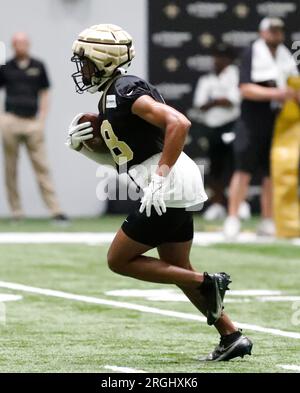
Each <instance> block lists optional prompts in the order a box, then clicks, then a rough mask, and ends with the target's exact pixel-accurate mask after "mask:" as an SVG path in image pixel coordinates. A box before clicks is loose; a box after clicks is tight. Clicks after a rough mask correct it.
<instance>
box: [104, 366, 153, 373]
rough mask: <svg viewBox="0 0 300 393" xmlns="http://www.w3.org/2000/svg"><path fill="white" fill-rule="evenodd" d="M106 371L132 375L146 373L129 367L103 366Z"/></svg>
mask: <svg viewBox="0 0 300 393" xmlns="http://www.w3.org/2000/svg"><path fill="white" fill-rule="evenodd" d="M103 368H105V369H106V370H112V371H116V372H120V373H129V374H130V373H134V374H146V371H143V370H136V369H134V368H130V367H118V366H108V365H107V366H104V367H103Z"/></svg>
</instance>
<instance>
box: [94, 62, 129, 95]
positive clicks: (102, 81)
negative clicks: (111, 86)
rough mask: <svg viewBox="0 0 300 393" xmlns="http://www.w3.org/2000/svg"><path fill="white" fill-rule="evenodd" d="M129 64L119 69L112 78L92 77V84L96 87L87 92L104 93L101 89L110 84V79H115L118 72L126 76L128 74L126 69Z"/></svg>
mask: <svg viewBox="0 0 300 393" xmlns="http://www.w3.org/2000/svg"><path fill="white" fill-rule="evenodd" d="M126 66H127V64H124V66H123V67H118V68H116V70H115V72H114V74H113V75H112V76H109V77H107V78H97V77H95V76H93V77H92V82H93V83H94V85H93V86H92V87H90V88H89V89H87V91H88V92H89V93H91V94H95V93H97V92H100V93H103V91H102V90H101V87H102V86H103V85H105V84H106V82H108V81H109V80H110V79H112V78H114V77H115V76H116V74H117V72H119V73H120V74H121V75H125V74H127V70H126V68H125V67H126Z"/></svg>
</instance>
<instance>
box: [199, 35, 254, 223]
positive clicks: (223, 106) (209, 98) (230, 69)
mask: <svg viewBox="0 0 300 393" xmlns="http://www.w3.org/2000/svg"><path fill="white" fill-rule="evenodd" d="M213 56H214V72H213V73H210V74H207V75H204V76H202V77H201V78H200V79H199V81H198V84H197V87H196V90H195V95H194V103H193V106H194V108H197V109H198V110H200V113H199V114H200V117H199V118H200V122H201V131H202V132H204V133H205V135H207V136H208V142H209V149H208V158H209V161H210V171H209V180H208V184H209V186H210V188H211V190H212V197H211V203H212V204H211V206H210V207H209V208H208V209H207V210H206V212H205V213H204V215H203V216H204V218H205V219H207V220H209V221H210V220H215V219H224V218H225V217H226V198H225V193H224V191H225V187H226V186H227V185H228V183H229V180H230V177H231V175H232V172H233V151H232V142H233V139H234V132H233V131H234V125H235V122H236V120H237V118H238V117H239V115H240V93H239V87H238V80H239V71H238V67H237V66H236V65H234V60H235V50H234V48H232V47H231V46H229V45H227V44H225V43H220V44H219V45H217V46H216V47H215V48H214V51H213ZM245 210H246V213H247V212H248V215H249V214H250V213H249V207H248V208H247V204H245V203H243V204H242V206H241V213H242V214H243V212H244V211H245ZM244 216H245V213H244ZM243 218H246V216H245V217H243Z"/></svg>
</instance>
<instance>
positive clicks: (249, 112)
mask: <svg viewBox="0 0 300 393" xmlns="http://www.w3.org/2000/svg"><path fill="white" fill-rule="evenodd" d="M259 34H260V37H259V38H258V39H257V40H256V41H255V42H254V43H252V44H251V46H250V47H249V48H247V49H246V50H245V52H244V54H243V56H242V59H241V66H240V91H241V95H242V98H243V99H242V106H241V118H240V120H239V121H238V124H237V128H236V139H235V141H234V154H235V164H236V167H235V173H234V174H233V177H232V179H231V184H230V189H229V209H228V210H229V211H228V217H227V218H226V220H225V223H224V228H223V231H224V235H225V237H226V238H228V239H235V238H236V236H237V235H238V233H239V231H240V227H241V225H240V220H239V218H238V208H239V205H240V203H241V201H242V200H244V198H245V197H246V195H247V192H248V186H249V182H250V180H251V177H252V175H253V174H254V173H259V174H260V176H261V178H262V193H261V215H262V220H261V223H260V225H259V227H258V231H257V233H258V234H259V235H263V236H273V235H274V234H275V227H274V224H273V219H272V216H273V212H272V184H271V179H270V151H271V144H272V137H273V130H274V126H275V121H276V116H277V113H278V110H279V108H280V106H281V105H282V103H283V102H284V101H286V100H288V99H293V98H295V99H296V98H297V97H296V93H295V91H294V90H292V89H290V88H288V87H287V79H288V77H289V76H292V75H297V74H298V69H297V65H296V62H295V59H294V58H293V56H292V54H291V52H290V51H289V50H288V48H287V47H286V46H285V45H284V44H283V42H284V40H285V34H284V22H283V21H282V20H281V19H278V18H264V19H263V20H262V21H261V23H260V25H259Z"/></svg>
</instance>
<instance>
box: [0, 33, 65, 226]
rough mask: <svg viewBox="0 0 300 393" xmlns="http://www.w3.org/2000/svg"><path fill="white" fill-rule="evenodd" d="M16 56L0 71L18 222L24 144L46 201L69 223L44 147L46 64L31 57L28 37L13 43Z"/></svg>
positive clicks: (1, 125)
mask: <svg viewBox="0 0 300 393" xmlns="http://www.w3.org/2000/svg"><path fill="white" fill-rule="evenodd" d="M12 46H13V49H14V53H15V56H14V58H13V59H11V60H10V61H8V62H7V63H6V65H4V66H2V67H0V88H4V89H5V90H6V99H5V113H4V114H1V115H0V129H1V131H2V142H3V151H4V160H5V178H6V188H7V196H8V202H9V205H10V208H11V211H12V216H13V218H14V219H15V220H18V219H20V218H22V217H23V211H22V207H21V202H20V196H19V192H18V186H17V165H18V156H19V148H20V144H21V143H24V144H25V146H26V149H27V152H28V154H29V157H30V160H31V162H32V166H33V169H34V171H35V174H36V177H37V181H38V184H39V188H40V190H41V194H42V197H43V199H44V201H45V203H46V205H47V207H48V209H49V210H50V212H51V214H52V217H53V219H54V220H55V221H57V222H64V221H67V217H66V216H65V215H64V214H63V213H62V211H61V209H60V207H59V204H58V201H57V198H56V195H55V191H54V187H53V184H52V181H51V179H50V175H49V170H48V165H47V162H46V152H45V146H44V132H43V129H44V126H45V121H46V117H47V113H48V101H49V87H50V83H49V80H48V76H47V73H46V70H45V66H44V65H43V63H42V62H40V61H38V60H36V59H34V58H32V57H31V56H30V53H29V48H30V42H29V38H28V36H27V35H26V33H16V34H15V35H14V36H13V39H12Z"/></svg>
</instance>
